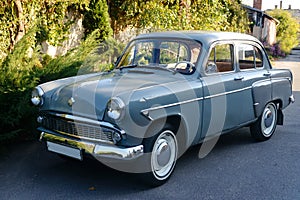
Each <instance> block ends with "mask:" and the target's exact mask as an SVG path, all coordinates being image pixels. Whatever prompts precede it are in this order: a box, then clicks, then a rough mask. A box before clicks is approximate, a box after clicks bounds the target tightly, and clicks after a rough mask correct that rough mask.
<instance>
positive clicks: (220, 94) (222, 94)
mask: <svg viewBox="0 0 300 200" xmlns="http://www.w3.org/2000/svg"><path fill="white" fill-rule="evenodd" d="M251 88H252V86H249V87H245V88H241V89H238V90H232V91H230V92H223V93H219V94H214V95H210V96H206V97H204V99H211V98H214V97H219V96H225V95H227V94H233V93H238V92H242V91H245V90H249V89H251Z"/></svg>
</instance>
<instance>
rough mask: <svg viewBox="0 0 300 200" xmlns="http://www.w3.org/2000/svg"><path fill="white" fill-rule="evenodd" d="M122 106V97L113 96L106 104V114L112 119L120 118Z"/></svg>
mask: <svg viewBox="0 0 300 200" xmlns="http://www.w3.org/2000/svg"><path fill="white" fill-rule="evenodd" d="M124 108H125V104H124V102H123V101H122V99H120V98H118V97H113V98H111V99H110V100H109V102H108V104H107V115H108V116H109V117H110V118H112V119H114V120H120V119H122V117H123V115H124Z"/></svg>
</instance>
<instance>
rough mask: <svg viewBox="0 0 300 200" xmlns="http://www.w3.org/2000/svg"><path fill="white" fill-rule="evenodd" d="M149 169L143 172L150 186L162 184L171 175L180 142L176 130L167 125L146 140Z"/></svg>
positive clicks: (142, 176) (142, 175)
mask: <svg viewBox="0 0 300 200" xmlns="http://www.w3.org/2000/svg"><path fill="white" fill-rule="evenodd" d="M144 150H145V152H146V157H145V158H146V161H145V164H146V165H147V167H146V168H147V169H148V171H147V172H145V173H143V174H141V176H140V177H141V178H142V179H143V181H144V182H145V183H146V184H147V185H150V186H152V187H153V186H154V187H156V186H160V185H162V184H164V183H165V182H167V180H168V179H169V178H170V177H171V175H172V173H173V171H174V168H175V165H176V160H177V157H178V143H177V139H176V135H175V133H174V131H173V130H172V129H171V128H170V126H166V127H165V128H164V129H163V130H162V131H160V132H159V133H158V134H156V135H154V136H152V137H150V138H146V139H145V141H144Z"/></svg>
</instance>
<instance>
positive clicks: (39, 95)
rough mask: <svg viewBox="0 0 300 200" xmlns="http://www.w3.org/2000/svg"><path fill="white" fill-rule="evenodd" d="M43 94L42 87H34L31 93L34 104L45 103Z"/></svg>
mask: <svg viewBox="0 0 300 200" xmlns="http://www.w3.org/2000/svg"><path fill="white" fill-rule="evenodd" d="M43 95H44V91H43V90H42V88H40V87H36V88H34V89H33V90H32V93H31V102H32V103H33V105H36V106H38V105H43V103H44V102H43Z"/></svg>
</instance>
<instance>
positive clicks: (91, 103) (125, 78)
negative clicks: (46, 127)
mask: <svg viewBox="0 0 300 200" xmlns="http://www.w3.org/2000/svg"><path fill="white" fill-rule="evenodd" d="M63 82H65V83H63ZM174 82H177V79H176V75H174V74H172V73H170V72H161V71H159V72H151V71H145V70H128V71H127V72H123V73H122V72H119V71H118V70H116V71H113V72H110V73H99V74H94V75H86V76H78V77H72V78H69V79H64V81H61V80H58V81H53V82H50V83H48V84H44V85H42V88H43V89H44V90H47V89H48V90H49V88H51V86H49V84H50V85H51V84H52V85H59V86H58V87H56V88H55V89H52V90H49V94H47V92H45V94H46V96H48V97H46V100H45V105H43V107H42V109H44V110H51V111H57V112H61V113H69V114H74V115H79V116H85V117H89V118H93V119H98V120H102V119H103V117H104V112H105V109H106V105H107V102H108V101H109V99H110V98H111V97H115V96H119V97H121V98H122V97H123V98H122V99H123V100H124V101H125V104H126V105H127V104H128V101H129V100H130V98H131V96H132V95H133V93H134V92H135V91H143V90H145V89H147V88H149V87H150V88H152V87H154V86H158V85H161V84H166V83H174ZM50 91H51V92H50ZM141 98H142V97H141Z"/></svg>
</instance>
